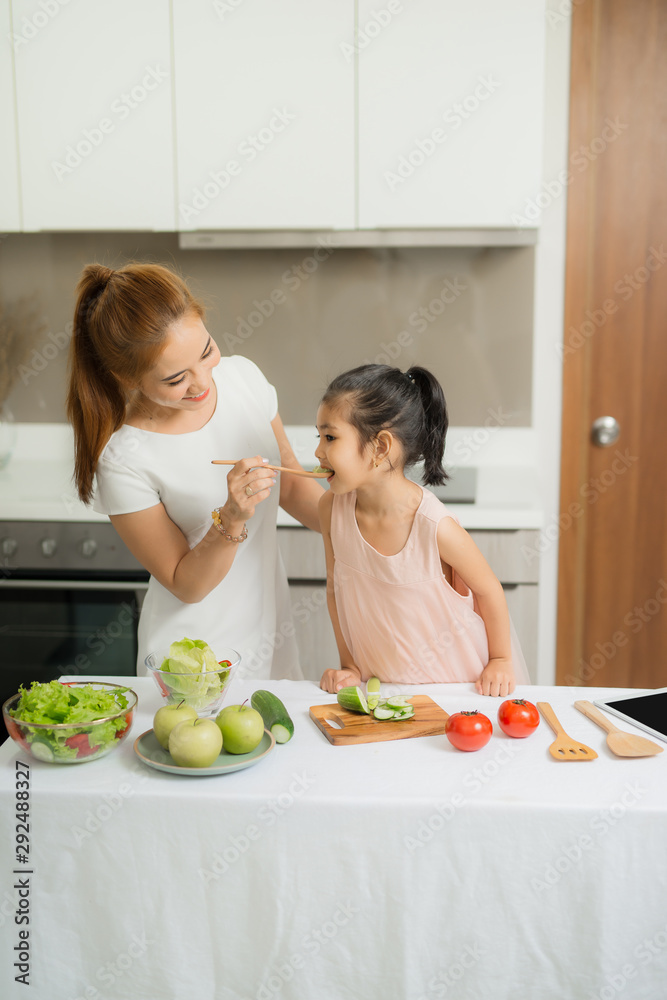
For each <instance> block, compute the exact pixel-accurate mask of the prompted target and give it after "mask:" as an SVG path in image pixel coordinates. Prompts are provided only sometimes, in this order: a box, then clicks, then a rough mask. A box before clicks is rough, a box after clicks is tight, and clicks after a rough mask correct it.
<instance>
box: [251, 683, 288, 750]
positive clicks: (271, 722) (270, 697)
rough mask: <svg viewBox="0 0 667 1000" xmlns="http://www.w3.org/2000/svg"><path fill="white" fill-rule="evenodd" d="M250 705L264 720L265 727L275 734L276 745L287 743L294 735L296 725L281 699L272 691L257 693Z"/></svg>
mask: <svg viewBox="0 0 667 1000" xmlns="http://www.w3.org/2000/svg"><path fill="white" fill-rule="evenodd" d="M250 704H251V705H252V707H253V708H254V709H255V710H256V711H257V712H259V714H260V715H261V716H262V718H263V719H264V725H265V727H266V728H267V729H268V730H269V732H270V733H273V736H274V738H275V741H276V743H287V742H288V741H289V740H291V739H292V736H293V735H294V723H293V722H292V720H291V719H290V717H289V713H288V711H287V709H286V708H285V706H284V705H283V703H282V701H281V700H280V698H276V696H275V694H271V692H270V691H255V693H254V694H253V695H252V697H251V698H250Z"/></svg>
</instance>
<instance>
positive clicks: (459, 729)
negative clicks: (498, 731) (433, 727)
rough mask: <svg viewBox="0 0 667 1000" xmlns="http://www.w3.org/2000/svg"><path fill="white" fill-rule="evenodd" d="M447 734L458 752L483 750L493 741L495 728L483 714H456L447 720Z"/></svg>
mask: <svg viewBox="0 0 667 1000" xmlns="http://www.w3.org/2000/svg"><path fill="white" fill-rule="evenodd" d="M445 733H446V734H447V739H448V740H449V742H450V743H451V744H452V746H455V747H456V749H457V750H481V748H482V747H485V746H486V744H487V743H488V742H489V740H490V739H491V734H492V733H493V726H492V725H491V720H490V719H487V717H486V716H485V715H482V714H481V712H456V713H455V714H454V715H450V716H449V718H448V719H447V724H446V726H445Z"/></svg>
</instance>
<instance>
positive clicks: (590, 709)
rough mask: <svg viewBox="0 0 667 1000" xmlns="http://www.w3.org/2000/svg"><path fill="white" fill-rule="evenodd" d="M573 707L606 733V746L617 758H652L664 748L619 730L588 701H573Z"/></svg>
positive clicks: (641, 737)
mask: <svg viewBox="0 0 667 1000" xmlns="http://www.w3.org/2000/svg"><path fill="white" fill-rule="evenodd" d="M574 707H575V708H577V709H579V711H580V712H582V713H583V714H584V715H585V716H586V718H588V719H590V720H591V722H595V723H596V724H597V725H598V726H600V728H601V729H604V730H605V732H606V733H608V736H607V746H608V747H609V749H610V750H611V752H612V753H615V754H616V756H617V757H653V756H655V754H657V753H662V751H663V750H664V747H659V746H658V744H657V743H654V742H653V740H647V739H646V737H645V736H635V734H634V733H626V732H625V730H623V729H619V728H618V726H615V725H614V724H613V722H610V721H609V719H608V718H607V717H606V715H603V714H602V712H600V711H599V709H597V708H596V707H595V705H594V704H593V703H592V702H590V701H575V703H574Z"/></svg>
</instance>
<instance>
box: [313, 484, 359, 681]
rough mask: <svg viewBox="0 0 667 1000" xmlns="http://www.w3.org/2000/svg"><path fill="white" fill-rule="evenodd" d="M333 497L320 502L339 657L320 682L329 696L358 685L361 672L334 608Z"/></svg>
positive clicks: (332, 614) (330, 607)
mask: <svg viewBox="0 0 667 1000" xmlns="http://www.w3.org/2000/svg"><path fill="white" fill-rule="evenodd" d="M332 503H333V496H332V495H331V493H325V494H324V496H323V497H322V499H321V500H320V525H321V529H322V538H323V539H324V553H325V556H326V560H327V607H328V608H329V616H330V618H331V624H332V625H333V630H334V635H335V637H336V645H337V646H338V654H339V656H340V669H339V670H325V671H324V673H323V674H322V679H321V680H320V687H321V688H323V689H324V690H325V691H329V692H330V693H331V694H336V692H337V691H340V689H341V688H344V687H349V685H351V684H359V682H360V681H361V671H360V670H359V668H358V667H357V666H356V665H355V663H354V660H353V659H352V654H351V653H350V651H349V649H348V648H347V644H346V642H345V639H344V638H343V633H342V632H341V630H340V622H339V621H338V609H337V608H336V595H335V593H334V582H333V578H334V551H333V545H332V544H331V506H332Z"/></svg>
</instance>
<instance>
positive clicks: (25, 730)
mask: <svg viewBox="0 0 667 1000" xmlns="http://www.w3.org/2000/svg"><path fill="white" fill-rule="evenodd" d="M137 701H138V699H137V695H136V694H135V692H134V691H132V690H131V689H130V688H127V687H124V686H122V685H121V684H109V683H106V682H103V681H91V682H85V681H65V682H62V683H61V682H60V681H50V682H48V683H46V684H37V683H35V684H33V685H32V687H31V688H28V689H27V690H22V691H19V693H18V694H15V695H14V696H13V697H12V698H9V699H8V700H7V701H6V702H5V703H4V705H3V706H2V715H3V718H4V722H5V725H6V727H7V732H8V733H9V735H10V736H11V738H12V739H13V740H14V742H15V743H17V744H18V745H19V746H20V747H21V749H22V750H23V751H24V752H25V753H27V754H30V756H31V757H33V758H35V760H41V761H45V762H46V763H48V764H83V763H85V762H86V761H89V760H98V759H99V758H100V757H105V756H106V755H107V754H108V753H111V751H112V750H115V748H116V747H119V746H120V745H121V743H124V742H125V740H126V739H127V737H128V735H129V732H130V729H131V728H132V719H133V716H134V709H135V708H136V705H137ZM37 719H39V720H40V721H35V720H37ZM50 720H53V721H50ZM60 720H62V721H60Z"/></svg>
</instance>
